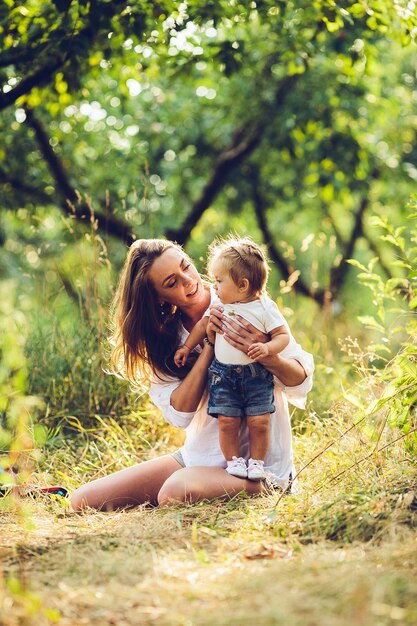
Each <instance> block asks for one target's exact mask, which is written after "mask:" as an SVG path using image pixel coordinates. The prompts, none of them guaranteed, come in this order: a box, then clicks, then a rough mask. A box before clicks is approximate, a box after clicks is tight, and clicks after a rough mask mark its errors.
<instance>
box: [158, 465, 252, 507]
mask: <svg viewBox="0 0 417 626" xmlns="http://www.w3.org/2000/svg"><path fill="white" fill-rule="evenodd" d="M241 491H246V493H247V494H249V495H254V494H256V493H261V492H262V491H263V484H262V483H260V482H254V481H251V480H245V479H244V478H236V476H231V475H230V474H228V473H227V472H226V471H225V470H224V469H222V468H221V467H184V468H182V469H180V470H178V472H175V473H174V474H172V475H171V476H170V477H169V478H168V479H167V480H166V481H165V483H164V484H163V485H162V487H161V490H160V492H159V494H158V503H159V504H160V505H161V506H169V505H174V504H178V503H180V502H188V503H192V502H198V501H199V500H212V499H213V498H219V497H223V498H224V497H227V498H233V496H235V495H236V494H237V493H240V492H241Z"/></svg>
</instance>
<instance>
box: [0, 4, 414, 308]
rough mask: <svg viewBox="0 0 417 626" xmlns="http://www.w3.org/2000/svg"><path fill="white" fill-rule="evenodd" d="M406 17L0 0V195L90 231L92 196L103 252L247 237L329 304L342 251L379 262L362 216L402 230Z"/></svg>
mask: <svg viewBox="0 0 417 626" xmlns="http://www.w3.org/2000/svg"><path fill="white" fill-rule="evenodd" d="M410 7H411V5H410ZM410 7H408V5H407V4H406V3H404V4H403V3H398V2H396V3H392V2H388V1H387V2H381V1H380V0H379V1H378V2H377V1H375V2H357V3H353V4H352V3H343V4H342V5H341V4H340V3H334V2H329V1H320V2H319V1H316V2H297V3H295V2H285V3H284V2H280V3H275V2H272V1H271V2H270V1H262V2H259V3H246V2H237V1H236V2H233V3H230V2H226V1H224V0H222V1H219V0H215V1H213V2H210V3H209V4H207V3H203V2H201V1H200V0H190V1H189V2H188V3H173V2H169V1H168V0H167V1H165V2H158V3H150V2H141V3H133V4H131V5H125V3H121V2H118V1H113V2H109V1H107V0H95V1H94V2H75V1H73V2H66V1H65V0H63V1H60V2H51V1H50V2H42V3H40V2H38V1H36V0H32V1H31V2H29V3H24V4H23V3H20V2H18V3H11V2H9V3H6V5H5V6H4V8H3V13H2V15H1V18H2V29H1V30H0V43H1V44H2V45H1V46H0V47H1V49H2V50H3V54H2V56H1V57H0V66H1V71H2V72H3V77H4V81H5V82H6V83H7V84H5V88H4V90H3V94H2V98H3V104H4V107H5V108H4V112H3V115H2V121H1V124H2V131H3V137H4V143H3V151H2V153H1V155H0V157H1V162H0V179H1V181H2V182H3V183H4V184H3V189H4V192H3V194H2V195H1V199H2V203H3V205H4V206H5V207H7V208H9V210H11V211H15V210H16V209H22V208H24V210H25V211H26V212H27V214H28V215H34V216H35V217H36V218H38V217H40V216H41V215H42V217H43V219H44V217H45V215H55V214H56V208H57V207H58V208H60V210H64V211H65V212H66V213H67V214H68V205H67V204H66V200H67V199H68V198H69V199H70V200H71V202H72V204H73V206H74V207H75V210H74V212H73V213H72V215H73V216H77V217H79V218H80V219H81V218H82V219H83V221H84V222H87V223H88V219H89V213H88V209H85V207H84V205H83V202H82V201H80V202H78V200H77V191H78V192H80V194H81V197H82V198H84V194H86V193H87V194H88V195H89V196H90V197H93V198H95V205H96V207H95V208H96V217H97V219H98V222H99V226H100V232H101V233H102V235H103V237H105V239H106V243H108V237H107V234H111V233H113V234H114V235H115V236H117V237H120V238H122V239H123V240H124V241H127V240H130V239H129V237H131V233H134V235H136V236H145V237H149V236H161V235H162V236H163V235H167V236H171V237H174V238H176V239H178V240H180V241H184V242H187V243H188V246H189V249H190V252H191V253H192V254H193V255H194V256H196V257H199V256H200V255H202V254H204V250H205V246H206V245H207V243H209V242H210V241H211V239H212V238H213V236H214V235H215V234H218V233H224V232H225V231H226V230H227V229H229V228H235V229H236V230H238V231H239V232H242V234H245V233H246V232H250V233H251V234H253V235H255V236H256V237H257V238H259V239H261V238H263V239H264V240H265V241H266V242H267V243H268V245H269V247H270V251H271V253H272V254H271V256H273V260H274V262H275V265H276V267H277V270H278V272H277V273H278V274H279V277H278V278H277V279H276V281H277V283H278V280H279V279H281V280H283V281H284V282H287V281H288V279H289V278H291V281H290V282H291V284H292V285H293V289H295V290H296V291H300V293H304V294H305V295H308V296H310V297H312V298H313V299H316V300H317V301H318V302H319V303H321V304H323V303H325V302H326V301H328V299H329V298H331V297H333V298H334V299H336V298H338V297H339V294H340V291H341V289H342V286H343V285H345V284H346V281H347V278H346V276H347V272H346V268H347V266H346V264H345V259H346V258H349V257H355V258H358V260H359V261H360V262H367V261H368V260H369V258H370V255H375V246H376V245H377V244H376V242H375V240H374V237H373V233H372V228H373V227H372V225H371V224H370V223H369V222H368V220H367V217H366V214H367V213H368V212H369V211H370V209H372V210H373V211H376V212H378V211H379V210H381V206H390V207H392V208H391V209H390V216H389V218H390V220H392V221H396V222H399V221H401V219H402V206H403V204H404V198H406V197H407V196H408V194H409V190H410V187H411V185H412V184H413V181H414V180H415V177H416V171H417V170H416V153H415V148H414V146H415V141H414V138H415V133H416V125H415V116H414V112H413V105H412V103H413V96H412V94H413V91H414V90H415V76H414V70H413V59H414V56H415V50H414V43H413V39H414V37H415V14H414V12H413V11H412V8H410ZM56 65H58V67H55V66H56ZM19 90H20V91H19ZM19 94H20V95H19ZM17 96H18V97H17ZM16 97H17V100H16ZM15 102H16V106H17V108H16V109H15V110H12V108H11V107H12V104H13V103H15ZM8 103H9V104H8ZM248 104H250V106H248ZM388 118H389V119H390V120H391V123H390V124H389V125H387V124H386V119H388ZM6 153H7V159H6ZM40 156H41V158H39V157H40ZM22 160H23V161H24V167H22ZM22 171H24V174H25V175H24V179H23V178H22ZM393 182H395V185H394V184H393ZM105 190H107V193H106V192H105ZM225 216H227V218H228V219H225ZM123 225H124V226H123ZM3 228H4V230H5V236H7V233H8V232H10V229H12V230H13V231H14V232H15V233H16V234H17V235H18V237H19V238H20V239H22V240H23V241H24V242H25V241H27V233H26V232H25V231H26V229H25V228H23V229H22V228H21V227H20V225H19V221H16V220H13V218H12V217H10V216H7V217H3ZM77 232H78V231H77ZM129 233H130V234H129ZM42 243H43V242H42V241H41V242H40V244H42ZM6 250H9V247H8V246H6ZM378 254H379V253H378ZM382 256H383V257H388V258H386V259H385V263H384V267H385V269H386V268H387V266H388V262H389V253H388V252H385V250H383V253H382ZM58 262H59V260H58ZM348 301H349V298H348V297H346V296H345V295H343V296H341V297H340V304H341V305H343V306H345V305H347V303H348ZM340 304H339V305H340Z"/></svg>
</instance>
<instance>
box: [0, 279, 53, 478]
mask: <svg viewBox="0 0 417 626" xmlns="http://www.w3.org/2000/svg"><path fill="white" fill-rule="evenodd" d="M14 300H15V285H14V284H13V283H11V282H4V281H3V282H1V283H0V485H1V484H7V483H9V484H10V483H13V482H14V477H13V474H11V473H9V472H6V471H5V470H9V471H11V468H13V469H14V471H15V472H19V476H18V481H19V482H23V483H24V482H25V481H27V480H28V476H29V474H30V472H31V470H32V469H33V461H34V459H35V458H36V448H35V445H36V444H35V440H37V442H38V444H42V443H43V442H44V438H45V437H44V430H43V428H42V426H40V425H35V426H34V425H33V423H32V418H33V416H34V415H35V414H36V412H37V410H38V409H39V407H40V404H41V400H40V398H38V397H35V396H29V395H27V394H26V386H27V374H28V372H27V362H26V357H25V354H24V338H25V334H26V333H27V328H26V319H25V316H24V314H23V313H22V312H19V313H16V312H13V306H14Z"/></svg>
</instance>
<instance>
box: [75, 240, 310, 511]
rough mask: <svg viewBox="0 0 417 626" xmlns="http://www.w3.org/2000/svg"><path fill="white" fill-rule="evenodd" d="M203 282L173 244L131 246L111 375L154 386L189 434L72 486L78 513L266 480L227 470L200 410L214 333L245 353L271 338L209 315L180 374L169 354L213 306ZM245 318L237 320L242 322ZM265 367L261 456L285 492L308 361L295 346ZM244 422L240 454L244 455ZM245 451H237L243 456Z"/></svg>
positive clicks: (168, 415)
mask: <svg viewBox="0 0 417 626" xmlns="http://www.w3.org/2000/svg"><path fill="white" fill-rule="evenodd" d="M210 301H211V291H210V287H209V285H207V284H205V283H204V282H203V280H202V279H201V277H200V275H199V273H198V272H197V270H196V268H195V267H194V265H193V264H192V262H191V260H190V259H189V258H188V256H187V255H186V254H185V253H184V251H183V250H182V249H181V248H180V247H179V246H178V245H177V244H175V243H172V242H169V241H165V240H158V239H149V240H146V239H142V240H138V241H136V242H134V243H133V244H132V246H131V247H130V250H129V254H128V257H127V260H126V263H125V266H124V269H123V271H122V274H121V278H120V282H119V287H118V290H117V292H116V296H115V301H114V307H113V310H114V332H113V337H112V344H113V352H112V357H111V361H112V364H113V368H114V370H115V373H118V374H121V375H123V376H124V377H125V378H127V379H128V380H130V381H131V382H132V383H134V384H139V383H140V381H141V380H143V377H144V376H146V377H147V378H148V379H150V380H151V388H150V397H151V399H152V400H153V401H154V403H155V404H156V405H157V406H158V407H159V408H160V409H161V411H162V414H163V416H164V418H165V419H166V420H167V421H168V422H169V423H171V424H173V425H174V426H177V427H179V428H185V429H186V441H185V444H184V446H183V448H181V450H180V451H177V452H176V453H174V454H172V455H171V454H170V455H165V456H162V457H159V458H156V459H152V460H150V461H146V462H144V463H139V464H137V465H134V466H132V467H128V468H126V469H124V470H121V471H119V472H116V473H115V474H112V475H110V476H106V477H104V478H99V479H97V480H95V481H93V482H91V483H87V484H86V485H83V486H81V487H80V488H78V489H77V490H76V491H75V493H74V494H73V496H72V506H73V508H74V510H81V509H83V508H85V507H87V506H88V507H93V508H97V509H101V510H112V509H116V508H122V507H128V506H135V505H138V504H142V503H144V502H151V503H154V504H159V505H170V504H175V503H178V502H197V501H199V500H202V499H211V498H216V497H224V496H227V497H233V496H234V495H235V494H237V493H239V492H241V491H246V492H247V493H248V494H255V493H260V492H261V491H262V489H263V488H264V483H256V482H253V481H249V480H246V479H242V478H237V477H235V476H231V475H230V474H228V473H227V472H226V471H225V469H224V467H225V461H224V457H223V454H222V453H221V450H220V447H219V437H218V423H217V420H215V419H213V418H210V417H209V416H208V415H207V413H206V410H205V409H206V405H207V393H206V385H207V369H208V367H209V365H210V363H211V361H212V359H213V356H214V351H213V345H214V338H215V334H214V333H215V332H222V333H223V334H224V336H225V338H226V339H227V341H228V342H229V343H230V344H231V345H232V346H234V347H237V348H239V349H240V350H242V351H243V352H246V351H247V349H248V347H249V346H250V345H251V344H252V343H254V342H255V341H267V339H268V338H267V336H266V335H263V334H262V333H261V332H259V331H258V330H257V329H255V328H254V327H253V326H252V325H251V324H249V323H247V322H245V321H244V320H241V319H240V320H239V318H237V321H236V323H235V322H231V323H230V324H228V325H227V326H226V325H225V320H224V319H223V316H222V311H221V310H216V311H213V313H212V315H211V318H210V323H209V324H208V327H207V341H205V342H204V346H203V348H202V349H201V352H200V354H199V356H198V358H197V359H196V361H195V362H194V364H193V365H192V367H191V369H190V370H189V371H188V372H184V371H183V370H184V369H185V368H180V369H178V370H177V369H176V368H175V365H174V362H173V357H174V354H175V351H176V349H177V348H178V346H179V345H180V344H182V343H184V340H185V339H186V337H187V336H188V333H189V332H190V331H191V329H192V328H193V327H194V325H195V324H196V323H197V322H198V321H199V320H200V319H201V317H202V316H203V314H204V312H205V311H206V309H207V308H208V306H209V305H210ZM238 322H241V323H238ZM262 364H263V365H264V366H265V367H266V368H267V369H268V370H269V371H270V372H272V373H273V374H274V375H275V377H276V387H275V405H276V412H275V414H272V415H271V449H270V452H269V454H268V456H267V458H266V459H265V467H266V468H267V469H268V468H270V469H271V471H270V479H271V482H272V484H273V485H274V486H277V487H280V488H282V489H285V488H286V487H287V486H288V484H289V481H290V480H291V475H294V474H293V471H294V470H293V464H292V449H291V429H290V422H289V414H288V406H287V398H288V399H290V400H291V401H292V402H293V404H296V405H297V406H302V405H303V402H304V401H305V396H306V394H307V392H308V391H309V390H310V388H311V378H312V371H313V363H312V357H311V355H309V354H308V353H306V352H304V351H303V350H302V349H301V347H300V346H298V345H297V344H295V347H293V348H291V349H290V350H289V352H286V351H285V350H284V351H282V352H281V353H280V354H279V355H273V356H268V357H266V358H265V359H263V360H262ZM248 446H249V442H248V434H247V430H246V429H245V426H244V427H243V428H242V433H241V449H242V452H243V454H245V450H248ZM243 454H242V455H243Z"/></svg>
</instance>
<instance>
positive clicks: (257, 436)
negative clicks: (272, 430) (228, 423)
mask: <svg viewBox="0 0 417 626" xmlns="http://www.w3.org/2000/svg"><path fill="white" fill-rule="evenodd" d="M247 420H248V430H249V443H250V455H251V457H252V459H257V460H259V461H263V460H264V459H265V457H266V455H267V452H268V450H269V420H270V414H269V413H265V414H264V415H249V416H248V418H247Z"/></svg>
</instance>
